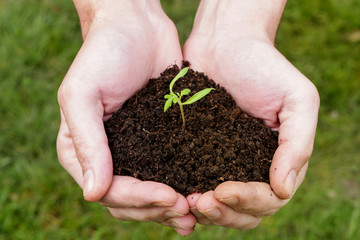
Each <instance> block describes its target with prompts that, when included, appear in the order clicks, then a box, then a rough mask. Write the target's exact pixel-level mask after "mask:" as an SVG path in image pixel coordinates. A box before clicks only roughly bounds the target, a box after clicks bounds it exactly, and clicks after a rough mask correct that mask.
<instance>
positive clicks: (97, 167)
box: [58, 90, 113, 201]
mask: <svg viewBox="0 0 360 240" xmlns="http://www.w3.org/2000/svg"><path fill="white" fill-rule="evenodd" d="M58 98H59V104H60V107H61V112H62V115H63V118H64V119H65V120H66V123H67V125H68V128H69V132H70V136H71V138H72V142H73V145H74V149H75V152H76V156H77V159H78V161H79V163H80V165H81V169H82V173H83V179H82V184H81V186H82V189H83V194H84V198H85V199H86V200H87V201H98V200H99V199H101V198H102V197H103V196H104V195H105V194H106V192H107V191H108V189H109V188H110V185H111V182H112V178H113V169H112V159H111V152H110V149H109V147H108V142H107V136H106V133H105V129H104V124H103V116H102V113H103V110H102V107H101V106H102V105H101V103H98V104H96V103H95V102H96V101H97V100H96V98H94V97H92V96H81V94H79V93H77V94H72V93H70V92H66V91H61V90H59V97H58ZM98 101H99V102H100V100H98ZM80 183H81V181H80Z"/></svg>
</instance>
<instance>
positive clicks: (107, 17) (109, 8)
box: [73, 0, 163, 39]
mask: <svg viewBox="0 0 360 240" xmlns="http://www.w3.org/2000/svg"><path fill="white" fill-rule="evenodd" d="M73 2H74V5H75V8H76V10H77V13H78V15H79V19H80V25H81V31H82V35H83V38H84V39H85V37H86V35H87V34H88V32H89V30H90V29H91V28H92V27H93V26H94V25H103V24H105V25H113V24H117V23H119V22H120V20H121V19H125V18H127V17H129V16H136V15H137V14H139V13H146V14H148V15H151V14H152V13H155V14H159V13H163V11H162V8H161V3H160V0H136V1H129V0H73Z"/></svg>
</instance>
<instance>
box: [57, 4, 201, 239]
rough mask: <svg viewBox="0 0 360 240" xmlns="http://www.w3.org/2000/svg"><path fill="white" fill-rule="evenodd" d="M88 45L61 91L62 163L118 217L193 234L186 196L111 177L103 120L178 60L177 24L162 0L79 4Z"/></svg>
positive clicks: (86, 192) (92, 196) (92, 198)
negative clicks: (161, 3)
mask: <svg viewBox="0 0 360 240" xmlns="http://www.w3.org/2000/svg"><path fill="white" fill-rule="evenodd" d="M74 2H75V5H76V7H77V10H78V12H79V16H80V21H81V24H82V34H83V38H84V43H83V45H82V47H81V49H80V51H79V52H78V54H77V56H76V58H75V60H74V62H73V64H72V65H71V67H70V69H69V71H68V73H67V74H66V76H65V78H64V80H63V82H62V84H61V86H60V89H59V92H58V100H59V105H60V110H61V126H60V130H59V134H58V139H57V151H58V157H59V161H60V163H61V165H62V166H63V167H64V168H65V169H66V170H67V171H68V172H69V174H70V175H71V176H72V177H73V178H74V179H75V181H76V182H77V183H78V184H79V185H80V187H82V189H83V194H84V198H85V199H86V200H87V201H99V203H100V204H102V205H104V206H106V207H108V208H109V210H110V213H111V214H112V215H113V216H114V217H116V218H118V219H121V220H137V221H155V222H159V223H161V224H164V225H169V226H171V227H173V228H174V229H175V230H176V231H177V232H178V233H180V234H182V235H188V234H190V233H191V232H192V231H193V228H194V226H195V224H196V219H195V217H194V216H193V215H192V214H190V213H189V206H188V203H187V200H186V199H185V197H184V196H182V195H180V194H178V193H176V192H175V190H173V189H172V188H171V187H169V186H167V185H164V184H161V183H155V182H146V181H145V182H144V181H140V180H138V179H135V178H132V177H124V176H113V168H112V159H111V153H110V150H109V147H108V144H107V136H106V133H105V130H104V124H103V121H105V120H107V119H108V118H110V116H111V115H112V114H113V113H114V112H115V111H116V110H118V109H119V108H120V107H121V105H122V104H123V103H124V102H125V101H126V100H127V99H128V98H130V97H131V96H132V95H133V94H135V93H136V92H137V91H138V90H139V89H140V88H142V87H143V86H144V85H145V84H146V82H147V80H148V79H149V78H151V77H156V76H158V75H159V74H160V72H161V71H162V70H163V69H165V68H166V67H167V66H169V65H171V64H174V63H181V61H182V53H181V48H180V44H179V41H178V35H177V31H176V28H175V26H174V24H173V23H172V22H171V21H170V19H169V18H168V17H167V16H166V15H165V13H164V12H163V11H162V9H161V6H160V2H157V1H149V0H142V1H140V0H139V1H125V0H116V1H112V0H110V1H97V2H96V3H94V1H86V0H77V1H76V0H75V1H74Z"/></svg>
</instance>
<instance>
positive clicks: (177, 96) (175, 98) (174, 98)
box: [164, 67, 215, 128]
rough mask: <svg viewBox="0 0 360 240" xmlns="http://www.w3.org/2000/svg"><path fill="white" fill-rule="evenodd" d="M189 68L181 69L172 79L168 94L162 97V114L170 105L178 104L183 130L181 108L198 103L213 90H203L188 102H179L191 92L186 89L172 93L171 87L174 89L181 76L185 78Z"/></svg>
mask: <svg viewBox="0 0 360 240" xmlns="http://www.w3.org/2000/svg"><path fill="white" fill-rule="evenodd" d="M188 70H189V68H188V67H186V68H183V69H182V70H181V71H180V72H179V73H178V74H177V75H176V76H175V77H174V79H173V80H172V81H171V83H170V87H169V88H170V94H166V95H165V96H164V98H165V99H167V100H166V102H165V105H164V112H166V111H167V110H168V109H169V107H171V106H172V104H173V103H174V104H176V103H177V104H179V107H180V112H181V117H182V120H183V128H185V125H186V120H185V115H184V109H183V106H184V105H189V104H192V103H194V102H196V101H199V100H200V99H202V98H203V97H205V96H206V95H208V94H209V93H210V92H211V90H215V89H214V88H205V89H203V90H201V91H200V92H197V93H195V94H194V95H193V96H191V97H190V98H189V99H188V100H186V101H185V102H181V98H182V97H183V96H186V95H189V94H190V92H191V90H190V89H188V88H186V89H184V90H182V91H180V93H178V92H177V93H174V92H173V87H174V84H175V82H176V81H177V80H179V79H180V78H182V77H183V76H185V74H186V73H187V72H188Z"/></svg>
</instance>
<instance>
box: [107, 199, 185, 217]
mask: <svg viewBox="0 0 360 240" xmlns="http://www.w3.org/2000/svg"><path fill="white" fill-rule="evenodd" d="M108 209H109V211H110V213H111V214H112V215H113V216H114V217H115V218H117V219H120V220H126V221H143V222H149V221H155V222H164V221H166V220H168V219H171V218H177V217H183V216H185V215H187V214H188V213H189V206H188V204H187V201H186V199H185V198H184V196H182V195H181V194H178V199H177V201H176V203H175V204H174V205H173V206H170V207H146V208H108Z"/></svg>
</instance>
